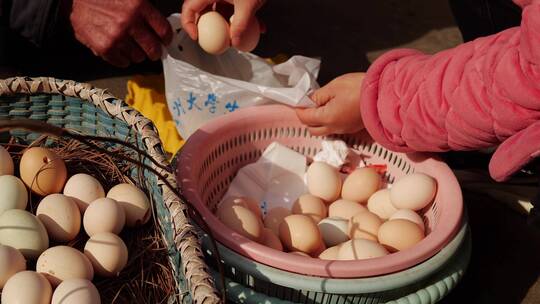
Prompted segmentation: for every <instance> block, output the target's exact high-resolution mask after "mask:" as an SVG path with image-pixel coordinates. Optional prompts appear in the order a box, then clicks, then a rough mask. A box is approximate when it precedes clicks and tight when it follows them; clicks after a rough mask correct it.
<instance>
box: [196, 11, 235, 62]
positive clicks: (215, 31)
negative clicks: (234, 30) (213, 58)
mask: <svg viewBox="0 0 540 304" xmlns="http://www.w3.org/2000/svg"><path fill="white" fill-rule="evenodd" d="M197 31H198V34H197V35H198V41H199V45H200V46H201V48H202V49H203V50H204V51H205V52H207V53H209V54H213V55H219V54H222V53H224V52H225V51H226V50H228V49H229V47H230V45H231V39H230V31H229V23H227V21H226V20H225V18H223V16H221V15H220V14H219V13H218V12H215V11H211V12H208V13H205V14H203V15H201V16H200V17H199V21H198V22H197Z"/></svg>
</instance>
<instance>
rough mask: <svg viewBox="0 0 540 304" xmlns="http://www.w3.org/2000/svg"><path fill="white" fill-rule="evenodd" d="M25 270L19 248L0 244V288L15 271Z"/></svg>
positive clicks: (24, 263) (24, 262)
mask: <svg viewBox="0 0 540 304" xmlns="http://www.w3.org/2000/svg"><path fill="white" fill-rule="evenodd" d="M24 270H26V260H25V259H24V256H23V255H22V254H21V253H20V252H19V250H17V249H15V248H13V247H10V246H4V245H0V290H2V288H3V287H4V285H5V284H6V282H7V280H9V278H11V277H12V276H13V275H15V274H16V273H17V272H21V271H24Z"/></svg>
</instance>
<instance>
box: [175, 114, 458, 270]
mask: <svg viewBox="0 0 540 304" xmlns="http://www.w3.org/2000/svg"><path fill="white" fill-rule="evenodd" d="M340 138H341V139H343V140H344V141H345V142H347V143H348V145H349V146H350V147H353V148H355V149H357V150H359V151H361V153H362V154H364V155H366V156H367V158H366V162H368V163H371V164H381V163H384V164H386V165H387V173H386V174H385V179H386V180H387V182H389V183H392V182H393V181H394V180H395V179H398V178H400V177H401V176H404V175H406V174H408V173H412V172H424V173H426V174H429V175H431V176H433V177H434V178H435V179H437V183H438V192H437V196H436V197H435V200H434V202H433V204H431V205H430V206H428V207H426V209H425V210H422V211H421V213H422V215H423V219H424V222H425V224H426V233H427V236H426V238H425V239H424V240H422V241H421V242H420V243H418V244H417V245H415V246H414V247H413V248H410V249H408V250H404V251H400V252H397V253H394V254H390V255H388V256H385V257H381V258H374V259H369V260H357V261H325V260H319V259H313V258H307V257H302V256H298V255H292V254H288V253H284V252H280V251H277V250H274V249H271V248H268V247H266V246H263V245H260V244H258V243H256V242H253V241H251V240H249V239H247V238H245V237H243V236H241V235H239V234H237V233H235V232H234V231H232V230H231V229H229V228H227V227H226V226H225V225H223V224H222V223H221V222H220V221H219V220H218V219H217V217H216V216H214V214H213V211H214V210H215V206H216V204H217V203H218V202H219V201H220V199H221V197H222V196H223V195H224V193H225V192H226V190H227V187H228V185H229V184H230V182H231V181H232V179H233V178H234V176H235V174H236V173H237V171H238V170H239V169H240V168H241V167H243V166H245V165H246V164H249V163H253V162H255V161H256V160H257V159H258V158H259V157H260V155H261V153H262V151H264V149H265V148H266V147H267V146H268V145H269V144H270V143H272V142H274V141H278V142H280V143H282V144H284V145H286V146H288V147H290V148H292V149H294V150H296V151H298V152H300V153H302V154H304V155H306V156H310V157H312V156H314V155H315V154H316V153H317V152H318V151H319V150H320V149H321V144H320V143H321V140H322V139H323V137H314V136H311V135H310V134H309V133H308V132H307V130H306V128H305V127H304V126H303V125H302V124H301V123H300V122H299V120H298V119H297V117H296V114H295V113H294V111H293V110H292V109H290V108H288V107H285V106H278V105H272V106H259V107H252V108H247V109H242V110H239V111H236V112H234V113H231V114H229V115H225V116H222V117H219V118H216V119H215V120H213V121H211V122H210V123H208V124H207V125H205V126H203V127H202V128H201V129H199V130H198V131H197V132H196V133H194V134H193V135H192V136H191V137H190V138H189V140H188V141H187V143H186V144H185V145H184V147H183V149H182V151H181V153H180V155H179V158H178V162H177V169H178V170H177V179H178V183H179V185H180V187H181V190H182V191H183V192H184V194H185V197H186V199H188V200H189V201H190V202H191V203H193V204H194V205H195V207H196V208H197V209H198V211H199V212H200V213H201V214H202V216H203V219H204V221H205V222H206V223H207V224H208V226H209V227H210V229H212V234H213V235H214V236H215V238H216V239H217V240H218V241H219V242H220V243H222V244H224V245H225V246H227V247H228V248H230V249H232V250H233V251H235V252H237V253H239V254H241V255H243V256H246V257H248V258H250V259H252V260H255V261H257V262H259V263H263V264H266V265H268V266H272V267H275V268H279V269H282V270H285V271H290V272H295V273H299V274H304V275H312V276H319V277H332V278H360V277H368V276H377V275H382V274H388V273H393V272H397V271H400V270H403V269H406V268H408V267H411V266H413V265H416V264H418V263H421V262H423V261H425V260H426V259H428V258H430V257H432V256H433V255H435V254H436V253H437V252H439V251H440V250H441V249H442V248H443V247H444V246H445V245H446V244H448V242H449V241H450V240H451V239H452V238H453V237H454V235H455V234H456V233H457V231H458V229H459V226H460V223H461V217H462V212H463V200H462V196H461V189H460V187H459V184H458V182H457V180H456V178H455V176H454V175H453V173H452V171H451V170H450V168H449V167H448V166H447V165H446V164H445V163H443V162H442V161H440V160H437V159H436V158H434V157H433V155H428V154H421V153H412V154H403V153H395V152H391V151H389V150H386V149H385V148H383V147H381V146H380V145H378V144H376V143H373V141H372V140H371V139H370V137H369V136H368V135H367V134H366V133H363V134H359V135H355V136H343V137H340Z"/></svg>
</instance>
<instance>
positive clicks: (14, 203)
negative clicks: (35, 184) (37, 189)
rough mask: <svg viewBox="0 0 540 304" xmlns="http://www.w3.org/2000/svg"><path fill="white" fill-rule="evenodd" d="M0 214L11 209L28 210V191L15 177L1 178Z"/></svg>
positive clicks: (4, 176) (6, 176) (5, 176)
mask: <svg viewBox="0 0 540 304" xmlns="http://www.w3.org/2000/svg"><path fill="white" fill-rule="evenodd" d="M0 193H1V198H0V213H2V212H3V211H5V210H9V209H21V210H24V209H26V204H27V203H28V191H27V190H26V186H25V185H24V183H23V182H22V181H21V180H20V179H18V178H17V177H15V176H13V175H2V176H0Z"/></svg>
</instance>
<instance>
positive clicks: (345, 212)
mask: <svg viewBox="0 0 540 304" xmlns="http://www.w3.org/2000/svg"><path fill="white" fill-rule="evenodd" d="M364 211H368V210H367V208H366V207H364V206H363V205H362V204H360V203H357V202H354V201H348V200H344V199H340V200H337V201H335V202H333V203H332V204H330V207H328V217H339V218H342V219H346V220H348V219H350V218H351V217H353V215H355V214H358V213H360V212H364Z"/></svg>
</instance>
